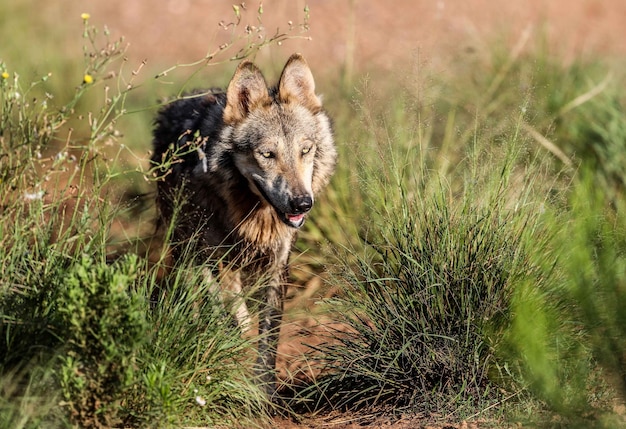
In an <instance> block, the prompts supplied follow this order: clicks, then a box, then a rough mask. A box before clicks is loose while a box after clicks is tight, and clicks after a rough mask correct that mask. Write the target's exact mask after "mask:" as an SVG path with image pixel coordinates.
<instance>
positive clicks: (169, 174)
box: [152, 54, 336, 395]
mask: <svg viewBox="0 0 626 429" xmlns="http://www.w3.org/2000/svg"><path fill="white" fill-rule="evenodd" d="M314 89H315V85H314V82H313V77H312V75H311V72H310V70H309V68H308V65H307V64H306V62H305V61H304V59H303V58H302V57H301V56H300V55H298V54H295V55H293V56H292V57H291V58H290V59H289V61H288V62H287V64H286V65H285V68H284V70H283V73H282V75H281V77H280V79H279V82H278V84H277V85H276V86H275V87H271V88H269V87H268V86H267V84H266V82H265V79H264V78H263V76H262V74H261V72H260V71H259V70H258V69H257V68H256V67H255V66H254V65H253V64H252V63H250V62H247V61H244V62H242V63H241V64H240V65H239V67H238V68H237V70H236V72H235V74H234V76H233V78H232V80H231V82H230V84H229V86H228V89H227V90H226V91H220V90H210V91H207V92H204V93H195V94H192V95H190V96H188V97H187V98H184V99H180V100H176V101H174V102H172V103H170V104H168V105H166V106H165V107H164V108H163V109H162V110H161V111H160V112H159V114H158V116H157V118H156V121H155V125H156V126H155V129H154V141H153V148H154V153H153V156H152V164H153V166H154V167H155V171H156V172H157V178H158V181H157V205H158V209H159V216H160V223H161V224H162V225H168V224H169V223H170V222H172V221H173V222H174V224H173V226H174V230H173V236H172V244H171V245H172V249H173V256H174V258H175V259H177V258H178V257H179V256H180V249H181V248H183V246H187V245H188V244H189V243H191V244H192V246H193V253H194V256H195V258H196V260H197V261H198V262H200V263H204V262H209V263H212V265H211V267H212V268H213V267H217V266H220V267H225V268H226V274H224V273H219V275H220V279H221V283H222V287H225V288H226V289H228V290H231V291H234V293H235V294H239V293H240V292H241V291H242V289H245V288H246V286H247V285H248V283H253V282H254V281H258V279H266V285H265V287H264V288H263V297H262V299H261V301H262V302H263V304H262V308H261V311H260V316H259V333H260V334H261V339H260V340H259V374H260V380H261V381H262V383H263V385H264V386H265V389H266V391H267V393H268V394H269V395H273V393H274V389H275V387H274V382H273V380H274V375H273V371H274V366H275V360H276V346H277V341H278V326H279V322H280V318H281V314H282V306H283V295H284V282H285V277H286V267H287V262H288V256H289V251H290V248H291V245H292V243H293V241H294V240H295V238H296V234H297V231H298V229H299V228H300V226H301V225H302V224H303V223H304V221H305V219H306V217H307V216H308V214H309V211H310V210H311V208H312V206H313V204H314V200H315V195H316V194H317V193H319V192H320V191H321V190H322V189H323V188H324V187H325V186H326V185H327V184H328V181H329V180H330V177H331V175H332V173H333V170H334V166H335V161H336V151H335V146H334V141H333V136H332V130H331V125H330V119H329V118H328V116H327V115H326V113H325V112H324V110H323V109H322V106H321V100H320V98H319V97H318V96H317V95H315V92H314ZM175 213H176V215H175ZM216 261H219V262H220V263H219V264H215V262H216ZM214 275H217V273H215V271H214ZM255 279H256V280H255ZM236 313H237V314H236V315H237V317H238V319H239V321H240V323H242V324H243V325H246V324H247V317H248V313H247V309H246V308H245V306H243V305H242V306H240V308H239V309H236Z"/></svg>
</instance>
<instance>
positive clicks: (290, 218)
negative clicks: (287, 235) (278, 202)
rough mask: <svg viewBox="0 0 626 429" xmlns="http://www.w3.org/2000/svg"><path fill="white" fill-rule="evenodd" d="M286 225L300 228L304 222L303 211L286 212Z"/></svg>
mask: <svg viewBox="0 0 626 429" xmlns="http://www.w3.org/2000/svg"><path fill="white" fill-rule="evenodd" d="M285 217H286V219H287V225H289V226H292V227H294V228H300V227H301V226H302V224H303V223H304V213H300V214H286V215H285Z"/></svg>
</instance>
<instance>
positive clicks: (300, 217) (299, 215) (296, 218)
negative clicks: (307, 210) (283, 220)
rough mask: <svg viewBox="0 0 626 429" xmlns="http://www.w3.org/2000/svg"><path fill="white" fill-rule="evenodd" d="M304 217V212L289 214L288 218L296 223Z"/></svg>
mask: <svg viewBox="0 0 626 429" xmlns="http://www.w3.org/2000/svg"><path fill="white" fill-rule="evenodd" d="M303 217H304V215H303V214H295V215H287V219H289V221H290V222H294V223H297V222H300V221H301V220H302V218H303Z"/></svg>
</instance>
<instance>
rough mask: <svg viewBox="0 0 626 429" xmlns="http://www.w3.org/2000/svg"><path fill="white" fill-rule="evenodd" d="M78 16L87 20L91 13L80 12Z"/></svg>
mask: <svg viewBox="0 0 626 429" xmlns="http://www.w3.org/2000/svg"><path fill="white" fill-rule="evenodd" d="M80 17H81V18H82V19H83V21H87V20H88V19H89V18H91V15H89V14H88V13H86V12H83V13H81V14H80Z"/></svg>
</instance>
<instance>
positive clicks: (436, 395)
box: [304, 99, 545, 414]
mask: <svg viewBox="0 0 626 429" xmlns="http://www.w3.org/2000/svg"><path fill="white" fill-rule="evenodd" d="M405 101H406V100H405ZM408 102H409V103H411V102H414V101H412V100H410V99H409V100H408ZM400 104H402V103H400ZM394 107H396V108H401V109H402V111H401V112H396V111H395V110H394V111H393V112H392V113H382V114H380V115H377V114H376V113H375V112H373V111H372V110H369V108H368V107H367V106H365V107H363V106H361V109H362V111H361V113H362V114H363V117H364V122H365V123H366V126H367V127H368V128H367V129H368V131H369V135H370V136H372V137H370V139H371V140H370V141H362V142H360V153H361V154H362V155H361V157H362V159H360V160H359V161H362V164H361V169H360V170H359V181H358V185H359V191H360V192H359V193H358V195H357V196H355V199H356V200H357V201H359V200H358V198H359V197H360V198H361V200H360V201H362V204H363V205H362V206H360V207H359V210H360V213H361V222H360V224H359V229H360V238H361V244H360V245H357V246H348V247H347V248H346V249H347V250H346V252H345V255H342V261H343V263H340V271H339V273H338V275H337V276H335V278H334V280H333V281H334V282H335V284H336V285H337V286H338V287H339V288H340V290H341V292H340V293H339V294H338V296H337V297H335V298H333V299H330V300H329V301H328V302H327V304H328V305H327V306H326V307H325V308H327V310H328V312H329V317H331V318H332V319H333V320H336V321H339V322H340V326H341V327H340V328H337V329H334V330H333V329H331V331H332V334H331V335H330V336H329V338H328V342H327V343H326V344H324V345H322V346H320V347H316V353H315V354H314V358H315V359H319V360H320V361H321V362H322V366H321V374H322V375H321V376H320V377H319V378H318V379H317V380H316V382H315V384H314V385H313V386H310V387H309V388H308V389H307V390H306V392H305V395H304V396H306V401H312V403H311V402H309V406H311V407H313V408H318V407H331V408H339V409H346V408H348V409H352V408H364V407H365V408H368V409H375V410H381V409H382V410H391V409H396V410H398V409H401V410H410V411H413V412H426V413H451V414H454V413H459V414H463V413H472V412H473V411H471V410H474V412H475V410H476V407H480V406H481V405H485V404H488V403H491V402H490V401H496V400H497V399H499V398H500V395H501V393H500V391H499V388H501V387H504V386H507V387H508V386H509V384H507V383H510V382H511V380H510V379H508V378H507V377H508V375H507V374H506V370H505V369H504V368H505V362H504V361H502V360H501V359H500V357H499V356H498V354H497V353H496V349H497V347H498V346H499V344H500V342H501V341H502V338H503V332H504V331H505V330H506V329H507V328H508V326H509V324H510V321H511V307H510V302H511V297H512V294H513V292H514V288H515V286H516V284H518V283H519V282H520V281H521V280H522V279H532V280H533V281H536V282H540V281H541V280H540V277H539V275H540V271H539V270H538V267H537V266H536V265H535V264H534V263H533V261H532V260H531V258H530V254H531V251H532V248H531V245H530V244H529V240H528V239H529V236H530V235H531V234H533V233H535V232H537V230H538V229H539V227H538V222H539V221H538V214H539V212H540V209H541V205H542V204H543V202H544V201H545V195H544V196H542V195H543V194H542V186H540V183H539V182H540V180H538V178H539V177H541V176H542V175H543V174H544V173H545V172H544V171H543V170H542V169H541V168H540V166H539V165H538V163H534V162H533V161H532V160H530V161H528V164H527V167H526V168H519V166H520V164H521V160H522V159H524V160H528V153H527V151H526V141H525V140H524V138H523V137H522V136H520V133H519V122H521V119H519V118H520V116H518V121H519V122H518V124H517V128H516V127H515V126H513V127H512V128H509V129H508V135H506V136H503V135H501V136H499V139H498V140H491V139H490V138H489V137H483V136H482V135H481V133H480V130H476V129H473V130H472V129H471V127H472V126H473V124H462V123H455V122H454V121H455V118H454V114H453V113H452V114H450V116H449V120H450V121H452V123H449V124H448V125H447V126H446V131H444V133H448V134H444V136H443V140H444V144H443V145H439V144H438V143H437V142H434V141H432V140H429V138H430V137H429V136H432V134H430V131H429V130H428V129H427V127H426V125H425V124H424V123H421V122H420V118H421V117H422V116H421V114H420V113H419V111H418V114H417V115H415V112H416V111H415V110H412V109H411V106H410V105H404V106H401V107H400V106H394ZM511 114H512V115H514V114H515V112H511ZM413 115H415V116H413ZM424 116H425V115H424ZM411 120H414V121H416V122H411ZM460 126H469V127H470V129H468V130H467V134H468V135H473V138H472V139H470V140H468V141H467V143H466V144H463V145H460V146H455V144H454V142H455V136H457V135H459V134H462V133H460V132H456V131H453V130H454V129H455V128H456V127H460ZM445 142H447V143H445ZM451 154H454V157H456V158H457V159H459V161H458V162H457V164H456V166H455V167H451V166H449V165H446V166H445V167H443V164H442V162H443V161H444V158H445V157H447V156H449V155H451ZM535 164H537V165H535ZM436 168H439V171H436V170H434V169H436ZM535 191H537V193H535V194H533V192H535ZM354 194H355V192H353V195H354ZM535 245H536V246H538V245H539V244H535ZM505 379H507V380H506V381H505ZM307 395H308V396H307Z"/></svg>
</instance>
